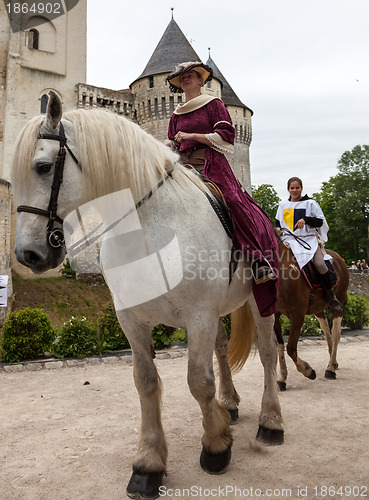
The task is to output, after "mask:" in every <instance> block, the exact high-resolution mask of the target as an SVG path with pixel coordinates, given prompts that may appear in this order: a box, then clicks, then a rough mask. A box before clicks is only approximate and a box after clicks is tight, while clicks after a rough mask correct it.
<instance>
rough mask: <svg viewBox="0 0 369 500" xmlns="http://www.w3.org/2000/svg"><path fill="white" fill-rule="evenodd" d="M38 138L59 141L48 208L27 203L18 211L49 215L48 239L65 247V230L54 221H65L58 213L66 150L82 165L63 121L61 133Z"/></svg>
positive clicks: (53, 245)
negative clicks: (68, 139)
mask: <svg viewBox="0 0 369 500" xmlns="http://www.w3.org/2000/svg"><path fill="white" fill-rule="evenodd" d="M37 138H38V139H51V140H54V141H59V151H58V155H57V157H56V162H55V170H54V177H53V182H52V184H51V194H50V200H49V205H48V208H47V210H42V209H41V208H36V207H29V206H27V205H20V206H19V207H18V208H17V212H28V213H30V214H36V215H43V216H44V217H47V218H48V219H49V220H48V222H47V225H46V230H47V241H48V243H49V245H50V246H51V247H53V248H59V247H64V246H65V241H64V234H63V231H62V229H54V222H59V224H63V222H64V221H63V219H61V218H60V217H59V216H58V215H57V208H58V196H59V190H60V186H61V184H62V182H63V172H64V163H65V156H66V150H67V151H68V153H69V154H70V156H71V157H72V159H73V160H74V162H75V163H76V164H77V165H78V167H79V168H80V169H81V165H80V164H79V161H78V160H77V158H76V157H75V155H74V154H73V152H72V151H71V149H70V148H69V146H68V144H67V138H66V137H65V133H64V126H63V124H62V122H60V127H59V134H39V135H38V137H37Z"/></svg>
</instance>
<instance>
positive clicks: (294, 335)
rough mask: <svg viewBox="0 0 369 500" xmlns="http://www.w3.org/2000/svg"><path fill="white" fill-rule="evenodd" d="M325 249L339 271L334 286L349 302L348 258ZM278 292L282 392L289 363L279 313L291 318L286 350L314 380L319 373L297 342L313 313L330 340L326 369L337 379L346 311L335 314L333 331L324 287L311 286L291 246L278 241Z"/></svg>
mask: <svg viewBox="0 0 369 500" xmlns="http://www.w3.org/2000/svg"><path fill="white" fill-rule="evenodd" d="M326 252H327V253H328V254H329V255H331V256H332V257H333V262H332V263H333V268H334V270H335V272H336V274H337V278H338V282H337V286H336V287H335V289H334V292H335V295H336V297H337V298H338V300H339V301H340V302H341V303H342V304H344V303H345V302H346V296H347V289H348V285H349V273H348V270H347V266H346V264H345V261H344V260H343V259H342V258H341V257H340V256H339V255H338V254H337V253H336V252H333V251H332V250H326ZM279 275H280V283H279V294H278V301H277V313H276V316H275V325H274V330H275V333H276V336H277V341H278V344H277V349H278V357H279V367H280V376H279V379H278V385H279V388H280V390H281V391H284V390H286V380H287V366H286V360H285V357H284V342H283V335H282V329H281V324H280V316H281V314H284V315H285V316H287V317H288V318H289V320H290V323H291V326H290V332H289V337H288V344H287V353H288V354H289V356H290V357H291V358H292V359H293V361H294V363H295V365H296V368H297V370H298V371H299V372H301V373H302V374H303V375H305V377H307V378H310V379H311V380H314V379H315V378H316V373H315V370H313V368H311V366H310V365H309V364H308V363H307V362H306V361H303V360H302V359H301V358H299V356H298V355H297V341H298V339H299V337H300V334H301V331H302V327H303V325H304V321H305V315H306V314H314V315H315V316H316V318H317V319H318V321H319V324H320V328H321V329H322V331H323V333H324V335H325V338H326V340H327V343H328V349H329V355H330V359H329V363H328V366H327V370H326V372H325V377H326V378H328V379H335V378H336V372H335V371H336V369H337V367H338V364H337V359H336V357H337V345H338V343H339V341H340V336H341V329H342V326H341V323H342V317H343V313H341V314H333V315H332V317H333V325H332V331H331V330H330V327H329V324H328V321H327V318H326V316H325V314H324V310H325V309H326V308H327V306H328V301H327V299H326V297H325V293H324V290H320V289H317V290H315V289H312V288H311V287H310V286H309V285H308V283H307V281H306V279H305V278H304V276H303V275H302V273H301V271H300V269H299V266H298V264H297V262H296V259H295V257H294V256H293V254H292V251H291V250H290V248H288V247H287V246H286V245H284V244H283V243H282V242H281V243H279Z"/></svg>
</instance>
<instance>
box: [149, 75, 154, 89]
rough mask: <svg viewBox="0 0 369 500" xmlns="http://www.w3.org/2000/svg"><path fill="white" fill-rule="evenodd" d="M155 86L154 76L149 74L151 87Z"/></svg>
mask: <svg viewBox="0 0 369 500" xmlns="http://www.w3.org/2000/svg"><path fill="white" fill-rule="evenodd" d="M153 88H154V77H153V76H149V89H153Z"/></svg>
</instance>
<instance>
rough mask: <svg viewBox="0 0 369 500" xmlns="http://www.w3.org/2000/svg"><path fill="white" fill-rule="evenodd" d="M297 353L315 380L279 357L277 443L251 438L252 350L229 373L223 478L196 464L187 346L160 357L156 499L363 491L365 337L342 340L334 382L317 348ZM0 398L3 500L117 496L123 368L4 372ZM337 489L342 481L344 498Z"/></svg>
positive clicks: (254, 401) (128, 389)
mask: <svg viewBox="0 0 369 500" xmlns="http://www.w3.org/2000/svg"><path fill="white" fill-rule="evenodd" d="M301 356H302V357H303V358H304V359H306V360H308V361H309V362H310V363H311V365H312V366H313V367H314V368H315V369H316V371H317V379H316V380H315V381H311V380H308V379H305V378H304V377H303V376H302V375H300V374H298V373H297V372H296V370H295V369H294V366H293V365H292V363H291V362H290V361H289V360H288V361H289V362H288V367H289V370H290V373H289V379H288V390H287V392H285V393H281V394H280V400H281V405H282V411H283V416H284V420H285V444H284V445H283V446H279V447H274V448H262V450H261V451H260V450H257V449H255V447H253V446H251V445H250V440H253V438H254V436H255V434H256V431H257V424H258V413H259V409H260V403H261V394H262V386H263V376H262V367H261V364H260V361H259V359H258V357H257V356H256V357H255V358H253V359H249V360H248V362H247V364H246V367H245V368H244V369H243V370H242V371H241V372H240V373H239V374H237V375H236V376H235V379H234V380H235V384H236V387H237V389H238V391H239V393H240V395H241V398H242V400H241V406H240V421H239V423H238V424H237V425H236V426H234V427H233V434H234V446H233V456H232V462H231V465H230V467H229V469H228V470H227V472H226V473H225V474H223V475H221V476H209V475H207V474H206V473H204V472H203V471H202V470H201V468H200V466H199V453H200V437H201V433H202V428H201V417H200V411H199V408H198V406H197V403H196V402H195V401H194V400H193V398H192V396H191V395H190V393H189V390H188V387H187V384H186V363H187V356H186V354H185V355H184V356H183V357H179V358H176V359H166V360H157V366H158V369H159V372H160V374H161V377H162V380H163V385H164V396H163V423H164V429H165V431H166V435H167V439H168V445H169V463H168V476H167V477H166V478H165V483H164V484H165V487H166V489H165V491H164V493H165V494H166V495H165V496H163V498H169V499H172V498H182V499H190V498H228V499H239V498H258V497H259V498H260V497H261V498H263V497H264V498H270V499H287V498H293V499H298V498H308V499H317V498H319V499H320V498H326V499H332V498H334V499H343V498H350V499H352V498H360V499H362V498H368V496H369V489H368V488H369V465H368V464H369V452H368V429H369V397H368V395H369V378H368V364H369V363H368V360H369V341H361V342H360V341H357V342H353V341H350V342H347V343H345V344H341V345H340V348H339V355H338V361H339V363H340V369H339V371H338V375H337V380H336V381H327V380H325V379H324V371H325V367H326V365H327V361H328V357H327V352H326V347H325V345H318V344H316V343H315V344H313V345H308V346H306V347H304V348H303V350H301ZM86 382H89V384H86V385H85V383H86ZM0 401H1V424H0V425H1V428H0V429H1V446H0V498H1V499H2V500H95V499H96V500H101V499H106V500H118V499H119V500H121V499H124V498H125V488H126V485H127V481H128V479H129V477H130V474H131V461H132V458H133V456H134V453H135V449H136V444H137V436H138V434H137V433H138V428H139V405H138V398H137V395H136V390H135V388H134V384H133V380H132V367H131V366H130V365H129V364H127V363H125V364H123V363H118V364H114V365H109V364H100V365H98V366H84V367H78V368H61V369H57V370H41V371H37V372H32V371H31V372H30V371H23V372H19V373H17V372H14V373H9V372H4V371H3V372H0ZM327 486H328V487H329V486H331V487H332V488H331V490H326V489H324V488H325V487H327ZM340 486H342V487H343V488H345V487H347V488H346V490H345V489H343V490H342V494H340V490H339V487H340ZM348 487H351V490H349V489H348ZM354 487H356V489H354ZM191 488H192V489H191ZM333 488H334V489H333ZM174 489H175V491H171V490H174ZM186 489H187V490H186ZM283 490H285V491H283Z"/></svg>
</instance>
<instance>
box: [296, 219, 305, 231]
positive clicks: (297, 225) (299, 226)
mask: <svg viewBox="0 0 369 500" xmlns="http://www.w3.org/2000/svg"><path fill="white" fill-rule="evenodd" d="M304 226H305V221H304V219H300V220H298V221H297V222H296V224H295V229H296V228H298V229H302V228H303V227H304Z"/></svg>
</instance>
